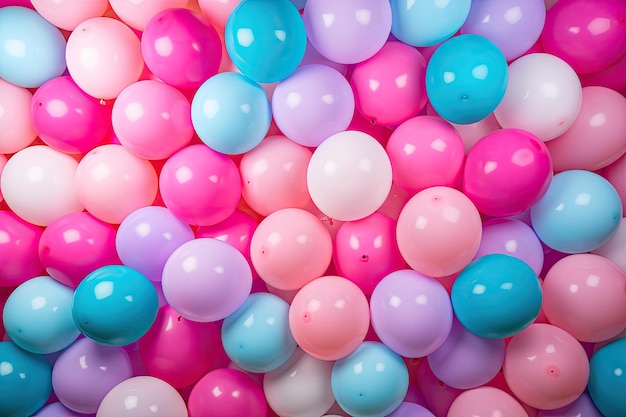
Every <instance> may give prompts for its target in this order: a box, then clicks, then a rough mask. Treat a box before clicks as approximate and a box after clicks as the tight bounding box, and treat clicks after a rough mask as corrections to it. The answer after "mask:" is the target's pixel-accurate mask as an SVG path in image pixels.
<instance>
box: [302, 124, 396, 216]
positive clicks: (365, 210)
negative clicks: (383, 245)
mask: <svg viewBox="0 0 626 417" xmlns="http://www.w3.org/2000/svg"><path fill="white" fill-rule="evenodd" d="M391 182H392V171H391V162H390V161H389V157H388V156H387V154H386V153H385V149H384V148H383V147H382V146H381V144H380V143H379V142H378V141H376V139H374V138H373V137H372V136H370V135H368V134H367V133H363V132H359V131H354V130H348V131H344V132H340V133H337V134H334V135H332V136H331V137H329V138H328V139H326V140H325V141H324V142H323V143H322V144H321V145H320V146H318V147H317V149H315V151H314V152H313V156H312V157H311V161H310V163H309V167H308V171H307V186H308V189H309V194H310V195H311V199H312V200H313V202H314V203H315V205H316V206H317V207H318V208H319V209H320V210H321V211H322V212H323V213H324V214H326V215H327V216H329V217H331V218H333V219H337V220H343V221H349V220H359V219H362V218H364V217H367V216H369V215H370V214H372V213H373V212H375V211H376V210H377V209H378V208H380V206H381V205H382V204H383V202H384V201H385V199H386V198H387V195H388V194H389V191H390V190H391Z"/></svg>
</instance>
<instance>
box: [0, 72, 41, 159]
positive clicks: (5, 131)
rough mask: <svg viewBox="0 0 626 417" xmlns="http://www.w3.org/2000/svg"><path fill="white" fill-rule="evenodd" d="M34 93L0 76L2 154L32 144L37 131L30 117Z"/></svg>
mask: <svg viewBox="0 0 626 417" xmlns="http://www.w3.org/2000/svg"><path fill="white" fill-rule="evenodd" d="M32 98H33V95H32V93H31V92H30V91H28V90H27V89H25V88H22V87H18V86H16V85H13V84H10V83H8V82H7V81H5V80H3V79H1V78H0V129H2V140H1V141H0V154H7V155H8V154H13V153H16V152H18V151H21V150H22V149H24V148H25V147H27V146H28V145H30V144H31V143H32V142H33V141H34V140H35V138H36V137H37V133H35V130H34V129H33V125H32V120H31V118H30V105H31V101H32Z"/></svg>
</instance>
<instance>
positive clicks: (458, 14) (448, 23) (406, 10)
mask: <svg viewBox="0 0 626 417" xmlns="http://www.w3.org/2000/svg"><path fill="white" fill-rule="evenodd" d="M390 3H391V12H392V16H393V20H392V25H391V33H392V34H393V36H395V37H396V38H398V39H399V40H400V41H402V42H404V43H406V44H408V45H411V46H432V45H436V44H438V43H441V42H443V41H445V40H446V39H448V38H450V37H451V36H452V35H454V34H455V33H456V32H457V31H458V30H459V28H460V27H461V25H462V24H463V22H465V20H466V19H467V16H468V14H469V13H470V10H471V9H470V6H471V4H472V2H471V0H453V1H450V2H445V3H444V2H437V1H420V2H411V1H410V0H391V2H390Z"/></svg>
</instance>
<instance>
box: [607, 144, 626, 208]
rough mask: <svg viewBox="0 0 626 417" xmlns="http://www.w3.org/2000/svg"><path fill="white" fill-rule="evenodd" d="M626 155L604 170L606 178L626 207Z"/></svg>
mask: <svg viewBox="0 0 626 417" xmlns="http://www.w3.org/2000/svg"><path fill="white" fill-rule="evenodd" d="M624 174H626V154H625V155H624V156H622V157H621V158H620V159H618V160H617V161H615V162H613V163H612V164H611V165H609V166H608V167H606V169H605V170H604V177H605V178H606V179H607V180H608V181H609V182H610V183H611V185H612V186H613V187H614V188H615V190H616V191H617V193H618V194H619V198H620V200H621V201H622V206H623V207H626V175H624Z"/></svg>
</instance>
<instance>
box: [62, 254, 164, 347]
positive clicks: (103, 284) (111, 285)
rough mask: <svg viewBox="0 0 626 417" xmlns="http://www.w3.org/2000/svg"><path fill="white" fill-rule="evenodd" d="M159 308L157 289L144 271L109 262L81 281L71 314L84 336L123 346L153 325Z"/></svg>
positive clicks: (107, 343)
mask: <svg viewBox="0 0 626 417" xmlns="http://www.w3.org/2000/svg"><path fill="white" fill-rule="evenodd" d="M158 308H159V301H158V297H157V292H156V289H155V287H154V285H153V284H152V283H151V282H150V281H149V280H148V278H146V277H145V275H143V274H141V273H140V272H138V271H136V270H134V269H132V268H129V267H126V266H123V265H109V266H103V267H101V268H98V269H96V270H95V271H93V272H92V273H91V274H89V275H87V276H86V277H85V279H83V280H82V281H81V283H80V284H78V287H76V291H75V292H74V302H73V305H72V316H73V318H74V322H75V323H76V325H77V326H78V329H79V330H80V331H81V332H82V333H83V334H84V335H85V336H87V337H89V338H91V339H92V340H94V341H96V342H98V343H101V344H103V345H108V346H124V345H128V344H131V343H133V342H135V341H137V340H138V339H139V338H140V337H141V336H143V335H144V334H145V333H146V332H147V331H148V329H150V326H152V323H154V320H155V318H156V314H157V310H158Z"/></svg>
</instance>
